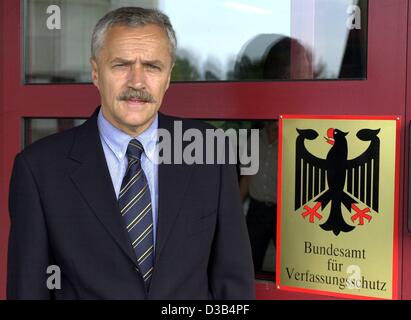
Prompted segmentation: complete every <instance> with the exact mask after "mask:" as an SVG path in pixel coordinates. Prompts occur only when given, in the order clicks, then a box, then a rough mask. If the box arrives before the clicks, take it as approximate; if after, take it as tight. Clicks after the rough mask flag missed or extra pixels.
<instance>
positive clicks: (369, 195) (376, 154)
mask: <svg viewBox="0 0 411 320" xmlns="http://www.w3.org/2000/svg"><path fill="white" fill-rule="evenodd" d="M379 132H380V129H377V130H371V129H362V130H360V131H358V132H357V138H358V139H360V140H362V141H371V143H370V145H369V146H368V148H367V149H366V150H365V151H364V152H363V153H362V154H361V155H359V156H358V157H356V158H354V159H351V160H348V161H347V168H346V170H347V175H346V176H347V180H346V181H347V182H346V192H347V193H349V194H351V195H352V196H354V197H355V198H357V199H359V200H360V201H362V202H363V203H365V204H366V205H367V206H368V207H370V208H372V209H373V210H374V211H375V212H378V202H379V194H378V192H379V180H380V179H379V175H380V172H379V171H380V170H379V168H380V139H379V137H378V133H379Z"/></svg>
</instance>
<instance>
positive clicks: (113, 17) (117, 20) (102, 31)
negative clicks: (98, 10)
mask: <svg viewBox="0 0 411 320" xmlns="http://www.w3.org/2000/svg"><path fill="white" fill-rule="evenodd" d="M149 24H155V25H157V26H159V27H161V28H163V29H164V31H165V32H166V33H167V36H168V40H169V43H170V54H171V59H172V63H174V62H175V60H176V49H177V37H176V34H175V31H174V29H173V26H172V25H171V22H170V19H169V18H168V16H167V15H165V14H164V13H162V12H161V11H160V10H157V9H145V8H140V7H122V8H118V9H116V10H113V11H110V12H109V13H107V14H106V15H105V16H104V17H103V18H101V19H100V20H99V21H98V22H97V24H96V26H95V27H94V31H93V36H92V38H91V57H92V58H93V59H96V56H97V54H98V52H99V51H100V49H101V48H102V46H103V44H104V40H105V37H106V33H107V30H109V29H110V28H113V27H114V26H126V27H144V26H146V25H149Z"/></svg>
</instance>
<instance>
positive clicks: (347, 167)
mask: <svg viewBox="0 0 411 320" xmlns="http://www.w3.org/2000/svg"><path fill="white" fill-rule="evenodd" d="M297 132H298V137H297V140H296V166H295V211H298V210H299V209H300V208H301V207H303V208H304V211H303V212H302V216H303V217H304V218H306V217H307V216H309V220H310V222H311V223H314V222H315V219H316V218H317V219H319V220H321V219H322V215H321V214H320V213H319V212H318V210H319V209H320V208H321V211H322V210H324V208H325V207H327V206H328V204H330V202H331V210H330V214H329V217H328V219H327V221H325V222H324V223H323V224H321V225H320V227H321V228H322V229H323V230H325V231H332V232H333V233H334V234H335V235H336V236H338V235H339V234H340V233H341V232H350V231H352V230H353V229H355V226H353V225H350V224H348V223H347V222H346V221H345V219H344V217H343V214H342V211H341V208H342V207H341V206H342V205H343V206H344V207H345V208H346V209H347V210H348V211H349V212H350V213H351V212H352V211H353V214H352V216H351V221H352V222H353V223H356V224H357V225H364V220H367V221H368V222H370V221H371V219H372V216H371V215H370V214H369V213H370V212H371V209H372V210H373V211H374V212H376V213H378V200H379V170H380V139H379V138H378V134H379V132H380V129H377V130H372V129H361V130H359V131H358V132H357V138H358V139H360V140H362V141H370V145H369V146H368V148H367V149H366V150H365V151H364V152H363V153H362V154H361V155H359V156H358V157H356V158H354V159H348V144H347V139H346V136H347V135H348V134H349V133H348V132H343V131H341V130H338V129H333V128H331V129H328V131H327V137H324V138H325V140H326V143H329V144H331V145H332V147H331V149H330V150H329V151H328V154H327V157H326V159H321V158H319V157H317V156H315V155H313V154H312V153H310V151H308V150H307V148H306V147H305V144H304V141H305V140H314V139H316V138H317V137H318V133H317V131H315V130H313V129H297ZM313 199H314V202H316V204H315V205H314V206H313V207H312V208H311V207H309V206H308V205H307V203H309V202H310V201H312V200H313ZM360 207H363V209H360ZM357 220H358V222H357Z"/></svg>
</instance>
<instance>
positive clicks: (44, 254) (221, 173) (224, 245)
mask: <svg viewBox="0 0 411 320" xmlns="http://www.w3.org/2000/svg"><path fill="white" fill-rule="evenodd" d="M175 50H176V39H175V35H174V31H173V28H172V26H171V24H170V22H169V20H168V18H167V17H166V16H165V15H163V14H162V13H161V12H159V11H157V10H147V9H141V8H120V9H117V10H115V11H112V12H110V13H108V14H107V15H106V16H105V17H103V18H102V19H101V20H100V21H99V22H98V24H97V25H96V27H95V30H94V33H93V38H92V59H91V63H92V79H93V83H94V84H95V86H96V87H97V88H98V90H99V92H100V96H101V108H98V109H97V110H96V112H95V113H94V114H93V116H92V117H91V118H90V119H89V120H88V121H87V122H86V123H85V124H84V125H82V126H80V127H78V128H74V129H72V130H69V131H66V132H63V133H60V134H57V135H54V136H51V137H48V138H45V139H43V140H41V141H39V142H37V143H34V144H33V145H31V146H29V147H28V148H26V149H25V150H24V151H23V152H22V153H20V154H19V155H17V157H16V160H15V165H14V169H13V175H12V180H11V187H10V216H11V231H10V241H9V260H8V284H7V293H8V297H9V298H11V299H50V298H55V299H252V298H254V284H253V279H252V278H253V275H252V261H251V250H250V247H249V242H248V239H247V230H246V227H245V222H244V221H243V219H242V215H241V204H240V196H239V189H238V185H237V184H236V173H235V169H234V168H232V166H229V165H219V164H216V165H186V164H184V163H183V164H179V165H178V164H174V165H173V164H171V165H169V164H162V163H160V164H156V162H155V159H154V158H155V156H154V154H155V152H154V150H155V146H156V143H157V142H158V141H156V139H157V138H156V137H157V136H156V134H155V131H156V129H157V128H161V129H166V130H168V131H169V132H170V133H173V125H174V121H176V120H177V119H175V118H172V117H168V116H165V115H163V114H161V113H159V112H158V110H159V108H160V105H161V102H162V99H163V96H164V94H165V92H166V91H167V89H168V87H169V83H170V77H171V70H172V67H173V64H174V61H175ZM182 123H183V124H182V126H183V130H186V129H188V128H197V129H200V130H201V131H202V132H204V131H205V129H206V128H208V127H206V126H205V125H203V124H201V123H200V122H196V121H189V120H184V121H183V122H182ZM171 145H173V143H171ZM50 265H55V266H58V267H59V268H60V270H61V288H60V289H54V290H49V288H48V287H50V286H47V285H46V284H50V281H48V280H50V279H48V278H47V277H49V276H50V275H49V274H47V273H46V272H47V268H48V266H50ZM53 288H54V287H53V286H52V289H53Z"/></svg>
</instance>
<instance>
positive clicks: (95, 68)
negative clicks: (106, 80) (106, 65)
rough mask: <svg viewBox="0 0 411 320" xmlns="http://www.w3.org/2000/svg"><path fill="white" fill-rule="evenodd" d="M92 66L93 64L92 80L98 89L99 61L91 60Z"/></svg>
mask: <svg viewBox="0 0 411 320" xmlns="http://www.w3.org/2000/svg"><path fill="white" fill-rule="evenodd" d="M90 64H91V79H92V81H93V84H94V85H95V86H96V87H97V88H99V87H98V64H97V61H96V60H95V59H94V58H90Z"/></svg>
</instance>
